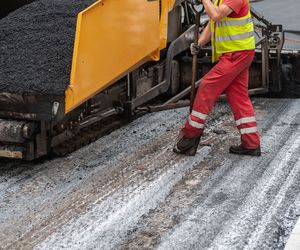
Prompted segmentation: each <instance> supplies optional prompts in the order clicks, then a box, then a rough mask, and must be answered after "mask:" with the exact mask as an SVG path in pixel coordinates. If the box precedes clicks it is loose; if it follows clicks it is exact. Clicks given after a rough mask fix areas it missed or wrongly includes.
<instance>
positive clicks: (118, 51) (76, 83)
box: [65, 0, 175, 113]
mask: <svg viewBox="0 0 300 250" xmlns="http://www.w3.org/2000/svg"><path fill="white" fill-rule="evenodd" d="M174 2H175V0H162V1H161V7H160V6H159V5H160V3H159V1H158V0H156V1H155V0H154V1H153V0H139V1H136V0H122V1H120V0H119V1H116V0H100V1H97V2H96V3H94V4H93V5H91V6H90V7H89V8H87V9H86V10H84V11H82V12H81V13H79V14H78V20H77V27H76V35H75V43H74V53H73V61H72V71H71V79H70V85H69V87H68V88H67V90H66V93H65V107H66V108H65V112H66V113H68V112H70V111H71V110H73V109H75V108H76V107H78V106H79V105H80V104H82V103H84V102H85V101H87V100H88V99H90V98H91V97H93V96H95V95H96V94H97V93H99V92H101V91H103V90H105V89H106V88H107V87H109V86H111V85H112V84H113V83H114V82H116V81H117V80H119V79H120V78H122V77H123V76H125V75H126V74H128V73H129V72H130V71H132V70H133V69H135V68H137V67H138V66H140V65H142V64H143V63H145V62H147V61H151V60H152V61H158V60H159V59H160V50H161V49H163V48H165V47H166V43H167V32H168V13H169V11H170V10H172V8H173V6H174ZM160 8H161V13H160Z"/></svg>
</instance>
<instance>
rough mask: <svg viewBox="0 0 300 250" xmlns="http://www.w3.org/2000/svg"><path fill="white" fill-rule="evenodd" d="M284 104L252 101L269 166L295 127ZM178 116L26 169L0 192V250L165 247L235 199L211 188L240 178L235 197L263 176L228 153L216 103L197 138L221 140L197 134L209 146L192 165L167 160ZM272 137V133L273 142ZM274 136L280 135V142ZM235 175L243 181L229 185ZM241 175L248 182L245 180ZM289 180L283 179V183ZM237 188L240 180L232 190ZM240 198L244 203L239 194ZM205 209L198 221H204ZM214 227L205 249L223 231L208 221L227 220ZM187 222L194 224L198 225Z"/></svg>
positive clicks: (224, 111) (143, 122) (227, 122)
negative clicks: (2, 224)
mask: <svg viewBox="0 0 300 250" xmlns="http://www.w3.org/2000/svg"><path fill="white" fill-rule="evenodd" d="M291 103H293V104H294V105H297V103H296V101H291V100H276V101H271V100H265V99H257V101H256V107H257V111H258V115H259V119H258V120H259V123H260V125H261V127H262V128H263V129H262V131H263V135H264V136H266V135H267V136H269V135H268V133H269V134H270V136H269V137H267V139H266V142H267V143H266V144H265V145H266V146H265V147H264V148H263V150H264V155H266V156H267V158H268V160H267V161H269V162H271V161H272V159H271V158H272V157H273V156H274V157H275V156H276V153H277V152H280V150H281V147H282V145H284V143H286V142H287V141H288V138H289V136H290V135H291V134H292V133H294V132H293V131H294V130H295V129H296V128H297V126H298V125H297V123H298V121H297V119H295V121H294V122H292V121H291V119H290V118H291V117H292V116H293V115H294V114H288V111H289V110H290V109H291V107H292V104H291ZM298 105H299V103H298ZM294 110H295V108H294ZM186 112H187V111H186V110H185V109H184V110H178V111H167V112H162V113H159V114H151V115H148V116H145V117H142V118H141V119H139V120H137V121H135V122H133V123H132V124H130V125H129V126H126V127H125V128H122V129H120V130H118V131H116V132H114V133H112V134H111V135H109V136H107V137H104V138H101V139H100V140H99V141H97V142H96V143H94V144H92V145H90V146H88V147H85V148H83V149H82V150H79V151H77V152H75V153H74V154H72V155H70V156H69V157H66V158H61V159H55V160H54V161H49V162H46V163H44V164H41V165H37V166H32V171H31V170H30V169H29V170H28V171H29V173H31V175H30V176H29V178H28V179H26V178H25V179H21V181H20V182H18V181H16V180H13V181H12V182H11V186H10V187H9V188H6V189H5V188H4V189H3V192H2V193H1V192H0V206H1V209H2V211H3V214H1V215H0V222H5V223H6V225H5V227H4V228H2V229H0V240H1V247H6V248H7V249H12V248H13V249H17V248H22V249H32V248H34V247H36V248H40V249H61V248H63V247H66V248H68V249H115V248H116V247H117V246H119V248H122V249H128V248H130V249H132V248H134V247H136V249H141V248H142V247H146V248H147V247H148V248H147V249H149V248H150V249H152V248H154V247H156V246H162V244H164V243H166V242H168V237H171V236H172V233H175V232H176V231H177V230H179V229H180V228H182V225H183V224H184V220H185V219H186V218H190V215H191V214H195V213H196V212H195V211H197V208H198V207H202V206H204V207H205V206H206V208H209V209H210V210H212V208H211V207H213V209H216V210H214V211H215V212H216V213H217V212H218V210H217V208H218V207H219V206H220V209H221V208H222V206H223V205H224V204H225V203H226V202H227V199H228V197H229V198H232V199H235V198H236V197H235V196H233V195H232V197H231V196H230V195H227V194H226V192H227V191H228V190H227V189H226V187H225V189H224V190H225V191H220V190H218V188H220V187H221V186H222V185H223V184H224V183H225V182H226V181H227V182H228V178H230V177H231V178H232V179H231V182H233V181H236V180H238V181H239V179H240V178H242V179H243V180H244V181H245V183H244V184H245V187H244V186H242V188H241V189H244V190H252V189H251V187H252V186H255V184H256V183H258V181H259V178H260V177H261V176H262V175H263V174H264V172H265V171H267V169H268V168H267V167H266V165H267V161H266V162H265V163H259V162H257V164H261V167H260V168H259V167H255V168H253V169H252V168H251V166H248V165H247V164H251V162H252V161H253V160H251V161H249V160H248V159H249V158H248V157H245V158H242V159H244V160H241V157H237V156H229V155H228V153H227V150H228V143H229V142H237V141H238V140H239V138H238V136H237V133H233V132H234V131H235V132H236V128H235V127H234V125H233V121H232V119H231V118H230V116H231V115H230V114H229V112H228V107H227V106H226V105H224V104H223V103H219V104H217V107H216V109H215V111H214V112H213V114H212V118H211V119H210V127H209V129H207V130H206V131H207V132H211V131H213V130H214V129H216V128H217V129H219V128H221V129H224V128H225V130H226V131H228V132H229V131H230V133H227V134H225V135H217V136H216V135H215V134H213V133H210V134H206V135H205V137H204V140H203V143H204V144H205V145H210V146H203V147H202V148H201V149H200V151H199V153H198V154H197V156H196V157H195V158H186V157H182V156H175V155H174V154H173V153H171V148H172V146H173V142H174V140H175V137H176V132H171V131H173V130H174V129H175V130H178V126H177V125H178V123H179V122H180V121H183V120H184V118H185V116H186ZM284 118H287V121H288V122H286V121H284V120H283V119H284ZM162 124H164V125H163V126H162ZM176 127H177V128H176ZM274 129H277V130H276V133H277V134H275V135H274V134H273V132H274V131H275V130H274ZM280 129H284V130H286V131H287V133H282V135H281V134H280V133H278V131H280ZM293 129H294V130H293ZM270 131H271V132H270ZM277 138H281V139H282V140H281V141H279V140H276V139H277ZM274 140H275V141H274ZM209 152H210V153H209ZM208 153H209V155H208ZM239 164H242V165H239ZM51 165H53V166H52V168H51ZM233 166H234V167H233ZM234 168H237V169H238V170H241V172H242V173H244V175H243V174H241V175H242V176H235V178H236V179H234V178H233V177H232V176H233V175H234V173H235V171H236V170H235V169H234ZM243 168H245V169H248V171H249V173H250V174H249V173H248V172H245V171H246V170H244V169H243ZM20 169H21V168H20ZM5 171H7V170H5ZM5 171H4V172H5ZM30 171H31V172H30ZM243 171H244V172H243ZM25 172H26V171H25ZM247 176H248V178H249V179H250V180H246V177H247ZM3 177H4V178H5V174H4V175H3ZM17 177H18V176H17ZM23 177H24V176H23ZM23 177H22V178H23ZM250 177H252V179H251V178H250ZM255 178H256V179H257V180H256V181H255ZM13 179H14V178H13ZM292 180H293V179H292V177H291V183H293V181H292ZM8 181H10V179H9V178H8ZM247 181H248V182H247ZM0 184H1V183H0ZM228 185H232V183H229V184H228ZM238 185H241V181H239V183H237V185H236V187H237V186H238ZM206 186H207V187H208V188H207V189H205V187H206ZM247 188H248V189H247ZM286 189H289V187H288V186H287V187H286ZM211 191H212V194H211ZM281 192H282V193H284V191H281ZM240 198H241V200H242V199H243V198H245V195H242V194H241V195H240ZM289 201H290V202H291V200H289ZM213 202H214V203H213ZM229 202H232V200H230V201H229ZM22 205H23V206H24V208H22ZM13 206H16V207H17V209H20V211H19V212H18V216H16V218H14V215H13V213H10V212H9V211H8V210H9V208H11V207H13ZM209 206H211V207H209ZM240 206H241V204H240V203H239V202H236V204H233V205H232V207H231V208H228V207H226V206H225V209H224V213H223V214H222V216H223V219H224V218H226V216H231V215H230V213H234V212H236V211H237V210H238V209H239V207H240ZM3 207H4V210H3ZM209 209H208V211H209ZM208 211H207V212H205V211H204V214H205V213H206V215H210V214H209V212H208ZM282 211H285V210H284V209H283V210H282ZM275 212H276V211H275ZM226 213H227V214H226ZM275 214H276V213H275ZM7 218H8V219H7ZM209 219H211V220H212V219H213V221H214V217H213V215H211V217H208V219H207V221H206V223H208V222H209ZM221 219H222V218H221ZM221 219H220V218H217V219H216V222H215V223H209V224H206V225H209V226H210V227H207V228H206V229H207V233H205V235H207V239H206V240H207V242H210V243H209V244H212V242H213V239H217V237H218V234H222V232H223V231H224V232H226V230H225V229H226V228H225V229H224V228H223V227H220V226H219V227H218V225H217V223H220V224H222V226H223V223H224V225H225V224H226V223H225V222H228V220H225V219H224V220H223V221H222V220H221ZM193 220H195V221H197V217H195V218H193ZM232 222H233V223H234V220H232ZM201 223H202V221H201ZM228 223H229V222H228ZM271 228H272V227H271ZM155 230H156V233H155ZM222 230H223V231H222ZM261 230H262V229H261ZM1 231H2V232H1ZM244 232H246V231H245V230H244ZM184 233H185V232H184ZM197 233H199V232H195V234H197ZM168 235H169V236H168ZM183 235H184V234H183ZM177 240H179V241H181V240H184V239H183V237H180V238H178V239H177ZM179 243H180V242H179ZM181 243H182V242H181ZM198 243H199V242H196V244H198ZM179 245H180V244H179ZM186 246H189V245H184V248H185V249H188V248H186Z"/></svg>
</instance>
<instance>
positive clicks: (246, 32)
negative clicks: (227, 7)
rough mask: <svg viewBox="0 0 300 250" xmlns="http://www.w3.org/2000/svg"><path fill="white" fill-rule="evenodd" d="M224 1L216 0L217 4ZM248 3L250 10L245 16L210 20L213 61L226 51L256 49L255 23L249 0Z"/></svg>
mask: <svg viewBox="0 0 300 250" xmlns="http://www.w3.org/2000/svg"><path fill="white" fill-rule="evenodd" d="M222 3H223V0H219V1H216V2H215V6H219V5H221V4H222ZM248 4H249V12H248V14H247V15H246V16H245V17H242V18H230V17H225V18H223V19H222V20H221V21H220V22H216V23H215V22H213V21H212V20H211V21H210V23H211V42H212V54H213V56H212V57H213V58H212V59H213V62H215V61H218V59H219V57H220V56H221V55H222V54H224V53H228V52H235V51H242V50H253V49H255V36H254V25H253V21H252V17H251V12H250V2H249V1H248Z"/></svg>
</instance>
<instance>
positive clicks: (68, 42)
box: [0, 0, 95, 95]
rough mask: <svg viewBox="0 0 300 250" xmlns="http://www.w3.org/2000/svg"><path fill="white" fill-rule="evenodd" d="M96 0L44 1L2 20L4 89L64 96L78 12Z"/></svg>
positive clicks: (0, 50) (0, 39)
mask: <svg viewBox="0 0 300 250" xmlns="http://www.w3.org/2000/svg"><path fill="white" fill-rule="evenodd" d="M93 2H95V0H51V1H49V0H40V1H35V2H33V3H31V4H28V5H25V6H23V7H21V8H20V9H18V10H16V11H15V12H12V13H11V14H10V15H8V16H6V17H5V18H3V19H1V20H0V55H1V56H0V68H1V70H0V92H9V93H17V94H49V95H61V94H63V93H64V91H65V89H66V87H67V86H68V84H69V78H70V71H71V62H72V52H73V44H74V37H75V28H76V20H77V14H78V13H79V12H80V11H82V10H84V9H85V8H86V7H88V6H89V5H90V4H92V3H93Z"/></svg>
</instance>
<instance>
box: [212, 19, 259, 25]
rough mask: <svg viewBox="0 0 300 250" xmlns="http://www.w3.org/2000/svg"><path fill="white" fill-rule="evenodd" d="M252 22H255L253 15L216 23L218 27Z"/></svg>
mask: <svg viewBox="0 0 300 250" xmlns="http://www.w3.org/2000/svg"><path fill="white" fill-rule="evenodd" d="M251 22H253V20H252V17H249V18H246V19H242V20H231V21H220V22H217V23H216V27H225V26H226V27H228V26H237V25H246V24H248V23H251Z"/></svg>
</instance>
